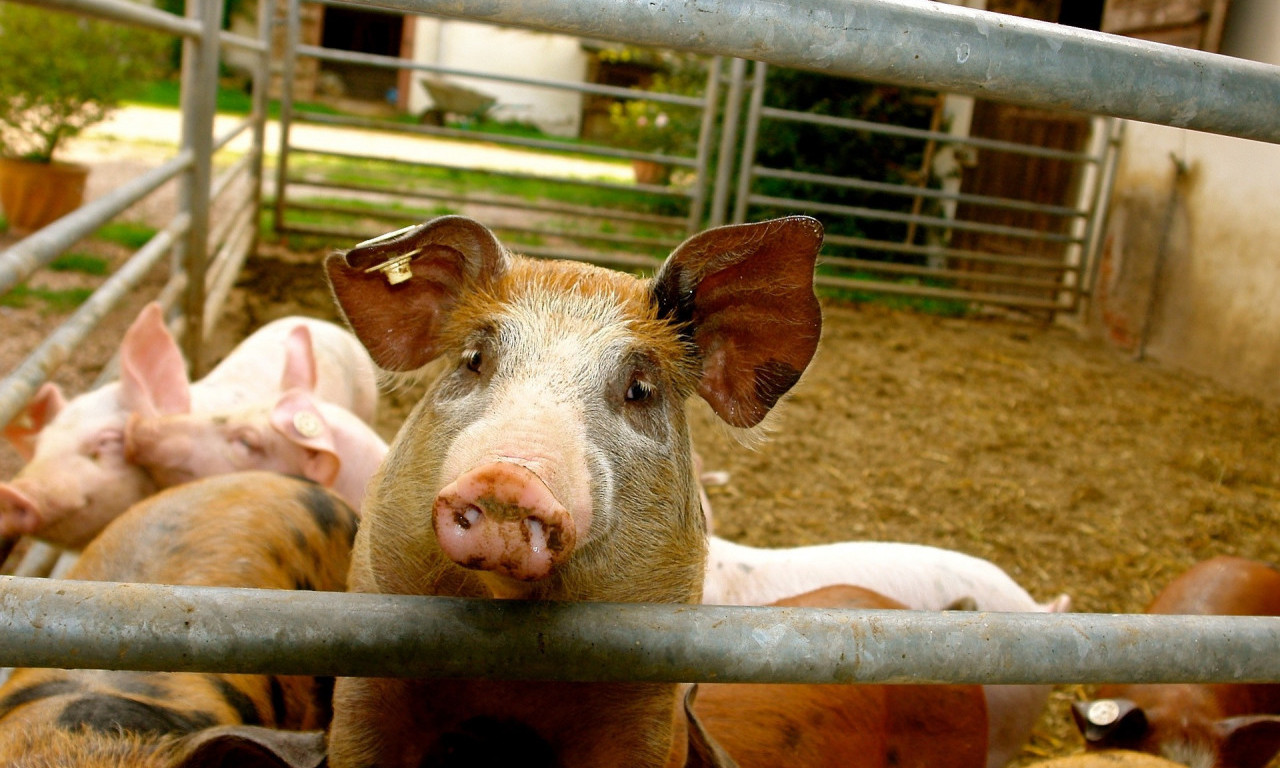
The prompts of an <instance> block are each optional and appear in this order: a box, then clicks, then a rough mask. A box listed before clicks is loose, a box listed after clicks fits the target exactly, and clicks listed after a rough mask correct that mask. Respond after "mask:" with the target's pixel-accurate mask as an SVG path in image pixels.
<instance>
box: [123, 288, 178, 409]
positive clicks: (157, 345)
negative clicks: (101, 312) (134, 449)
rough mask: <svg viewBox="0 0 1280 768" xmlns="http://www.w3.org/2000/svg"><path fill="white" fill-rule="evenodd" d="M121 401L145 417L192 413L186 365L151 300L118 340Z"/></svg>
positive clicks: (158, 307)
mask: <svg viewBox="0 0 1280 768" xmlns="http://www.w3.org/2000/svg"><path fill="white" fill-rule="evenodd" d="M120 403H121V405H123V406H124V407H125V408H126V409H127V410H130V411H134V412H136V413H141V414H143V415H145V416H155V415H157V414H161V413H190V412H191V388H190V380H189V379H188V378H187V364H186V361H184V360H183V359H182V350H180V349H178V343H177V342H176V341H174V339H173V336H172V335H171V334H170V333H169V328H168V326H166V325H165V324H164V310H163V309H161V308H160V305H159V304H157V303H155V302H154V301H153V302H151V303H150V304H148V305H147V306H145V307H143V308H142V312H140V313H139V314H138V318H137V319H136V320H134V321H133V325H131V326H129V330H127V331H125V333H124V340H123V341H121V342H120Z"/></svg>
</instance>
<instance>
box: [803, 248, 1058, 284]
mask: <svg viewBox="0 0 1280 768" xmlns="http://www.w3.org/2000/svg"><path fill="white" fill-rule="evenodd" d="M822 264H823V265H825V266H830V267H844V268H846V269H856V270H862V271H864V272H872V273H875V272H879V273H883V274H886V275H913V276H917V277H933V278H938V279H940V280H965V281H968V282H972V283H988V284H991V285H993V286H999V285H1005V286H1022V287H1027V288H1041V289H1044V290H1047V291H1054V290H1057V289H1059V288H1061V287H1062V284H1061V282H1060V281H1058V280H1054V279H1047V278H1035V277H1022V276H1019V275H1005V274H1001V273H999V272H971V271H968V272H967V271H965V270H960V269H940V268H937V267H921V266H916V265H915V264H899V263H898V262H896V261H873V260H871V259H850V258H845V257H843V256H823V257H822ZM1064 272H1065V270H1062V269H1059V270H1057V274H1058V275H1062V274H1063V273H1064Z"/></svg>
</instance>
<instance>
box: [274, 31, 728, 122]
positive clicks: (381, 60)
mask: <svg viewBox="0 0 1280 768" xmlns="http://www.w3.org/2000/svg"><path fill="white" fill-rule="evenodd" d="M298 55H299V56H310V57H312V58H316V59H321V60H323V61H341V62H344V63H347V64H365V65H368V66H371V67H381V68H384V69H408V70H413V71H416V72H431V73H433V74H437V75H451V76H455V77H472V78H476V79H479V80H492V81H493V82H495V83H512V84H514V85H529V86H533V87H535V88H547V89H550V90H556V91H575V92H577V93H591V94H595V95H598V96H614V97H616V98H619V99H644V100H645V101H653V102H658V103H661V104H676V105H680V106H685V107H693V108H695V109H701V108H702V107H703V106H705V105H704V103H703V99H702V98H701V97H699V96H682V95H680V94H678V93H660V92H658V91H645V90H641V89H639V88H621V87H619V86H616V85H596V84H594V83H583V82H571V81H568V80H542V79H538V78H534V77H518V76H516V75H503V74H499V73H497V72H482V71H480V70H476V69H460V68H458V67H445V66H441V65H439V64H427V63H424V62H418V61H412V60H410V59H402V58H399V57H398V56H384V55H381V54H377V53H361V52H358V51H341V50H337V49H334V48H322V47H320V46H316V45H300V46H298Z"/></svg>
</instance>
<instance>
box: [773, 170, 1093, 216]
mask: <svg viewBox="0 0 1280 768" xmlns="http://www.w3.org/2000/svg"><path fill="white" fill-rule="evenodd" d="M752 173H753V174H754V175H755V176H756V177H758V178H762V179H782V180H784V181H800V182H805V183H809V184H823V185H826V186H831V187H843V188H845V189H862V190H867V191H870V192H884V193H886V194H890V195H902V196H904V197H927V198H930V199H933V200H955V201H956V202H960V203H972V204H973V205H984V206H990V207H992V208H1002V209H1005V210H1011V211H1028V212H1031V213H1046V214H1049V215H1050V216H1064V217H1067V216H1069V217H1072V218H1083V217H1084V216H1085V215H1086V213H1085V212H1084V211H1080V210H1077V209H1075V208H1070V207H1067V206H1062V205H1045V204H1043V203H1031V202H1027V201H1026V200H1016V199H1014V198H1009V197H992V196H990V195H974V194H966V193H964V192H947V191H946V190H943V189H930V188H927V187H916V186H912V185H909V184H890V183H888V182H883V181H869V180H867V179H851V178H848V177H846V176H827V175H825V174H820V173H808V172H806V171H788V170H782V169H778V168H768V167H765V166H760V165H757V166H756V167H755V168H753V169H752Z"/></svg>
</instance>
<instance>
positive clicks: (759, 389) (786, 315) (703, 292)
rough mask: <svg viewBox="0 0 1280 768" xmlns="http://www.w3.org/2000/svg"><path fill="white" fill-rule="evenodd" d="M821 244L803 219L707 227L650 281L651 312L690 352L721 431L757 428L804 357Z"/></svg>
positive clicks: (812, 326) (817, 330)
mask: <svg viewBox="0 0 1280 768" xmlns="http://www.w3.org/2000/svg"><path fill="white" fill-rule="evenodd" d="M821 247H822V225H821V224H820V223H819V222H818V220H817V219H812V218H810V217H808V216H788V217H786V218H782V219H773V220H771V221H764V222H760V223H758V224H735V225H730V226H725V227H716V228H714V229H709V230H706V231H705V232H701V233H699V234H696V235H694V236H692V237H690V238H689V239H688V240H685V241H684V242H683V243H681V244H680V245H679V246H678V247H677V248H676V250H675V251H674V252H672V254H671V256H670V257H669V258H668V259H667V261H666V263H665V264H663V266H662V269H661V270H660V271H659V272H658V274H657V276H656V277H654V280H653V284H652V290H653V298H654V301H655V302H656V304H657V307H658V314H659V315H661V316H662V317H665V318H668V319H669V320H671V321H673V322H675V323H677V324H678V325H679V326H680V327H681V329H682V333H685V334H686V335H687V336H688V338H689V340H690V341H692V342H693V343H694V344H695V345H696V346H697V348H698V352H699V356H700V358H701V362H702V376H701V378H700V379H699V382H698V394H700V395H702V397H703V399H704V400H706V401H707V402H708V403H709V404H710V405H711V408H712V410H714V411H715V412H716V414H717V415H718V416H719V417H720V418H722V419H724V420H725V421H726V422H728V423H729V424H730V425H731V426H734V427H754V426H755V425H756V424H759V423H760V420H761V419H763V418H764V417H765V415H766V414H768V413H769V410H770V409H771V408H773V406H774V404H775V403H776V402H777V401H778V398H780V397H782V396H783V395H784V394H786V393H787V391H788V390H790V389H791V387H792V386H794V385H795V383H796V382H797V381H798V380H799V379H800V374H801V373H803V372H804V369H805V367H806V366H808V365H809V361H810V360H811V359H812V358H813V353H814V352H815V351H816V350H817V347H818V337H819V336H820V335H821V333H822V310H821V308H820V307H819V306H818V299H817V297H816V296H815V295H814V293H813V268H814V264H815V262H816V260H817V257H818V250H819V249H820V248H821Z"/></svg>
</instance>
